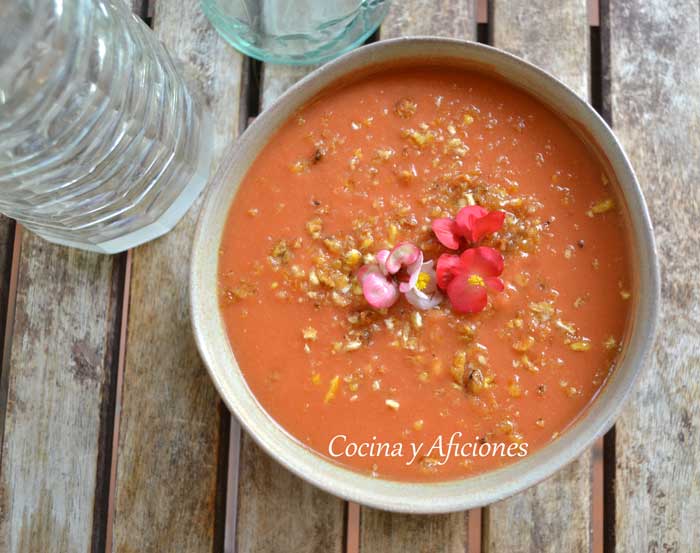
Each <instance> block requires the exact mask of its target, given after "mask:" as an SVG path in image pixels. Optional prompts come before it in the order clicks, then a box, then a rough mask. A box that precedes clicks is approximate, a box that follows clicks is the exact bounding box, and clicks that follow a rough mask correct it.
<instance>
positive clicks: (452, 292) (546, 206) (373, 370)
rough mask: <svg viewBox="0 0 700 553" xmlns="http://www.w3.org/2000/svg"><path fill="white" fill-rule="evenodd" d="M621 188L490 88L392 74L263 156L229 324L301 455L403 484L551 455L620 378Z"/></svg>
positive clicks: (279, 135)
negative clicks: (616, 374) (550, 447)
mask: <svg viewBox="0 0 700 553" xmlns="http://www.w3.org/2000/svg"><path fill="white" fill-rule="evenodd" d="M620 208H621V205H620V201H619V199H618V196H617V194H616V187H615V185H614V183H613V182H611V178H610V176H609V175H608V174H606V169H605V166H604V164H603V163H601V161H600V159H599V158H598V156H597V155H596V154H595V152H594V151H593V150H592V149H591V148H590V147H589V146H588V145H587V144H586V142H585V141H584V140H582V139H581V137H580V136H579V134H577V133H576V132H574V131H573V130H572V129H571V128H570V127H569V126H568V125H567V124H566V123H565V122H564V120H563V119H562V118H560V117H559V116H557V115H556V114H555V113H553V112H552V111H550V110H549V109H548V108H546V107H545V106H544V105H543V104H542V103H540V102H539V101H538V100H536V99H535V98H534V97H532V96H530V95H529V94H528V93H526V92H524V91H523V90H520V89H518V88H517V87H515V86H513V85H511V84H509V83H507V82H505V81H504V80H501V79H499V78H497V77H495V76H493V75H490V74H489V73H487V72H482V71H481V70H476V69H469V68H458V67H451V66H449V65H442V64H440V63H436V64H434V65H431V66H427V65H426V66H420V65H417V66H415V67H410V68H408V67H393V68H392V67H389V68H387V67H383V68H381V69H380V70H376V71H374V72H369V73H367V74H365V75H363V76H360V77H356V78H355V79H354V80H351V81H350V82H347V83H343V84H342V85H337V86H336V87H334V88H331V89H328V90H327V91H326V92H325V93H324V94H321V95H320V96H319V97H318V98H316V99H315V100H314V101H312V102H310V103H309V104H308V105H306V106H304V107H303V108H301V109H299V110H298V111H297V112H296V113H295V114H294V116H293V117H291V119H290V120H288V121H287V122H286V123H285V124H284V125H282V126H281V128H280V129H279V130H278V131H277V132H276V134H275V135H274V136H273V138H272V139H271V140H270V142H269V143H268V144H267V145H266V146H265V147H264V148H263V149H262V151H261V152H260V154H259V155H258V157H257V159H256V160H255V161H254V162H253V163H252V165H251V167H250V169H249V170H248V172H247V175H246V176H245V178H244V179H243V181H242V183H241V185H240V189H239V190H238V192H237V194H236V197H235V200H234V202H233V204H232V206H231V208H230V211H229V215H228V220H227V224H226V227H225V229H224V232H223V237H222V242H221V246H220V255H219V268H218V278H219V291H218V292H219V295H220V307H221V313H222V315H223V319H224V321H225V324H226V328H227V333H228V335H229V339H230V343H231V347H232V349H233V352H234V354H235V357H236V360H237V362H238V364H239V366H240V369H241V371H242V373H243V375H244V377H245V379H246V381H247V383H248V385H249V387H250V389H251V391H252V393H253V394H254V395H255V396H256V398H257V399H258V400H259V402H260V404H261V405H262V406H263V407H264V409H265V410H266V411H267V412H268V413H269V414H270V415H271V417H272V418H274V420H275V421H277V423H279V424H280V425H281V426H282V427H283V428H285V429H286V431H287V432H288V433H289V434H291V435H292V436H293V437H294V438H296V439H297V440H298V441H299V442H301V443H303V444H305V445H306V446H307V447H309V448H311V449H312V450H314V451H316V452H317V453H318V454H320V455H322V456H324V457H325V458H327V459H329V460H331V461H333V462H336V463H339V464H341V465H343V466H345V467H347V468H350V469H353V470H356V471H360V472H363V473H366V474H371V475H373V476H375V477H379V478H386V479H393V480H412V481H435V480H448V479H455V478H464V477H467V476H470V475H474V474H477V473H480V472H484V471H487V470H491V469H494V468H497V467H499V466H503V465H505V464H508V463H512V462H516V461H517V460H518V459H522V458H523V457H524V456H526V455H529V454H531V453H532V452H533V451H535V450H537V449H538V448H542V447H543V446H545V445H546V444H547V443H549V442H550V441H552V440H556V439H557V437H558V436H560V434H561V433H562V432H564V431H565V430H566V429H567V427H568V426H570V425H571V424H572V422H574V421H575V420H576V419H577V417H578V416H580V415H581V414H582V412H584V411H585V409H586V408H587V406H588V405H589V404H590V403H591V401H592V400H593V399H594V398H595V396H596V394H597V393H598V392H599V391H600V389H601V387H602V386H603V385H604V384H605V381H606V379H607V378H608V377H609V376H610V374H611V373H612V371H614V370H615V363H616V358H617V357H618V355H619V353H620V349H621V344H622V343H623V342H624V333H625V328H626V322H627V318H628V312H629V304H630V295H631V282H630V270H629V254H628V246H627V244H628V242H627V227H626V222H625V218H624V216H623V214H622V212H621V209H620Z"/></svg>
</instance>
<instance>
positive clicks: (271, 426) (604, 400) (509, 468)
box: [190, 36, 660, 514]
mask: <svg viewBox="0 0 700 553" xmlns="http://www.w3.org/2000/svg"><path fill="white" fill-rule="evenodd" d="M420 58H423V59H425V60H431V59H432V60H434V59H436V58H440V59H441V60H442V59H444V60H445V61H447V60H450V59H452V60H453V61H454V62H455V65H457V64H464V63H466V64H469V65H476V66H486V67H487V68H488V70H489V71H491V70H493V71H494V72H495V73H496V74H497V75H499V76H501V77H502V78H504V79H505V80H506V81H508V82H509V83H510V84H511V85H514V86H517V87H519V88H521V89H523V90H525V91H526V92H528V93H529V94H531V95H533V96H535V98H537V99H538V100H539V101H540V102H543V103H544V104H545V105H546V106H547V107H548V109H550V110H552V111H554V112H555V113H558V114H559V116H560V117H563V118H565V119H569V120H570V122H571V123H572V124H573V125H574V126H580V127H581V129H579V130H584V131H585V132H586V133H587V134H588V135H589V137H590V139H592V141H593V142H592V144H591V146H592V147H594V148H596V149H598V150H599V152H600V153H602V154H603V155H604V158H605V161H606V162H607V163H608V164H609V170H610V171H612V172H613V174H614V175H615V180H616V181H617V189H618V190H617V191H618V193H619V195H620V196H621V197H622V199H623V200H624V204H625V208H626V209H625V215H626V217H627V219H628V221H627V226H628V227H629V234H630V235H631V240H630V247H631V248H632V250H633V251H631V252H630V256H631V257H632V258H633V259H632V263H633V269H634V271H633V275H632V276H633V278H634V279H635V282H634V290H635V293H634V294H633V298H632V301H633V307H632V310H631V315H630V321H629V322H628V329H627V336H626V343H625V346H624V348H623V352H622V353H621V354H620V358H619V359H620V362H619V364H618V366H617V367H616V369H615V371H613V373H612V375H611V376H610V377H609V378H608V381H607V382H606V383H605V385H604V386H603V387H602V388H601V390H600V391H599V393H598V394H597V396H596V397H595V398H594V399H593V400H592V401H591V403H590V404H589V407H588V408H587V409H586V410H585V411H584V412H583V413H582V414H581V415H579V417H578V419H577V420H576V421H575V422H574V423H573V424H572V425H571V426H570V427H569V428H568V429H567V430H566V431H565V432H564V433H563V434H562V435H561V436H560V437H559V438H558V439H557V440H555V441H553V442H551V443H549V444H548V445H546V446H544V447H542V448H541V449H539V450H537V451H536V452H534V453H532V454H528V455H527V456H526V457H525V458H524V459H522V460H520V461H517V462H514V463H511V464H508V465H506V466H505V467H501V468H498V469H495V470H491V471H488V472H486V473H483V474H478V475H475V476H470V477H467V478H464V479H459V480H447V481H441V482H406V481H394V480H385V479H381V478H372V477H371V476H369V475H365V474H362V473H359V472H356V471H353V470H352V469H348V468H345V467H344V466H342V465H339V464H336V463H334V462H332V461H330V460H328V459H327V458H325V457H322V456H321V455H320V454H318V453H316V452H314V451H313V450H310V449H309V448H307V447H306V446H304V445H303V444H301V443H300V442H298V441H297V440H296V438H294V437H293V436H291V435H290V434H288V433H287V432H286V430H284V429H283V428H282V427H281V426H280V425H279V424H278V423H277V422H276V421H274V419H272V417H271V416H270V415H268V414H267V412H266V411H265V410H264V408H263V407H262V406H261V405H260V403H259V402H258V401H257V399H256V398H255V396H254V395H253V394H252V392H251V391H250V389H249V388H248V386H247V384H246V382H245V378H244V377H243V375H242V374H241V372H240V369H239V368H238V365H237V363H236V361H235V357H234V355H233V352H232V348H231V346H230V344H229V342H228V338H227V336H226V333H225V330H224V325H223V320H222V318H221V314H220V312H219V310H218V294H217V292H216V283H217V272H218V271H217V269H218V249H219V248H218V244H219V243H220V240H221V234H222V231H223V228H224V224H225V215H223V216H222V212H223V213H225V214H227V213H228V209H229V207H230V203H231V201H232V200H233V198H234V197H235V193H236V190H237V188H238V184H239V183H240V180H241V179H242V178H243V176H244V175H245V173H246V172H247V170H248V168H249V167H250V164H251V163H252V162H253V160H254V159H255V158H256V157H257V154H258V153H259V151H260V148H261V147H262V146H264V144H266V143H267V142H268V140H269V139H270V138H271V137H272V136H273V135H274V133H275V131H276V129H277V128H278V127H279V125H280V124H282V123H283V122H284V121H286V120H287V119H288V117H289V116H291V115H292V114H293V113H294V111H295V110H296V109H298V108H299V107H301V106H302V105H304V104H305V103H306V102H308V101H309V100H311V99H313V98H314V97H315V96H317V95H318V94H319V92H321V91H323V90H325V89H326V88H328V87H329V86H332V85H333V83H335V82H337V81H338V80H340V79H342V78H343V77H346V76H347V75H351V74H352V71H356V70H362V69H366V68H368V67H371V66H373V65H380V64H382V63H392V62H393V63H396V64H397V65H399V64H400V63H401V60H403V61H404V62H407V61H415V60H416V59H420ZM504 72H505V74H504ZM514 74H515V76H514ZM545 96H546V98H545ZM558 104H564V105H566V108H567V110H570V112H569V111H566V112H562V111H561V110H559V109H557V108H558V107H559V105H558ZM569 126H571V125H569ZM249 154H252V155H249ZM232 172H233V173H234V175H235V174H236V173H237V174H238V175H237V177H234V178H231V173H232ZM236 179H237V180H236ZM226 200H227V201H226ZM212 241H214V243H215V246H214V247H212ZM659 281H660V278H659V267H658V256H657V251H656V244H655V240H654V235H653V230H652V226H651V220H650V217H649V213H648V210H647V206H646V203H645V201H644V197H643V194H642V190H641V188H640V186H639V183H638V181H637V178H636V176H635V174H634V171H633V169H632V167H631V164H630V162H629V160H628V158H627V156H626V154H625V152H624V150H623V149H622V146H621V145H620V143H619V142H618V140H617V138H616V137H615V135H614V134H613V132H612V130H611V129H610V127H609V126H608V125H607V124H606V122H605V121H604V120H603V119H602V117H600V115H599V114H598V113H597V112H595V110H594V109H593V108H592V107H591V106H590V105H589V104H588V103H587V102H585V101H584V100H583V99H581V98H580V97H579V96H578V95H576V93H575V92H574V91H573V90H571V89H570V88H569V87H568V86H566V85H565V84H564V83H562V82H561V81H559V80H558V79H557V78H555V77H554V76H552V75H550V74H549V73H547V72H545V71H544V70H542V69H540V68H538V67H537V66H535V65H533V64H530V63H529V62H527V61H525V60H522V59H521V58H518V57H516V56H514V55H513V54H510V53H507V52H504V51H502V50H499V49H497V48H494V47H491V46H487V45H484V44H479V43H474V42H470V41H463V40H458V39H448V38H438V37H432V36H426V37H423V36H421V37H401V38H396V39H390V40H384V41H380V42H377V43H373V44H371V45H367V46H364V47H362V48H359V49H357V50H354V51H352V52H350V53H348V54H345V55H343V56H341V57H340V58H337V59H336V60H334V61H332V62H329V63H327V64H325V65H323V66H322V67H320V68H318V69H316V70H315V71H313V72H312V73H310V74H309V75H307V76H306V77H304V78H303V79H301V80H300V81H299V82H297V83H296V84H294V85H293V86H292V87H290V88H289V89H288V90H286V91H285V92H284V93H283V94H282V95H281V96H280V97H279V98H277V99H276V100H275V102H274V103H273V104H272V105H271V106H270V107H268V108H267V109H266V110H265V111H264V112H263V113H261V114H260V115H259V116H258V117H256V119H255V120H254V121H253V123H252V124H251V125H250V126H249V127H248V128H247V129H246V130H245V132H244V133H243V134H242V135H241V136H240V137H239V139H238V140H237V141H235V142H233V143H232V144H231V145H230V146H228V148H227V150H226V151H225V153H224V155H223V157H222V162H221V163H220V166H219V169H218V171H217V172H216V173H215V175H214V176H213V177H212V178H211V179H210V185H209V187H208V189H207V192H206V194H205V199H204V201H203V206H202V209H201V211H200V214H199V218H198V221H197V226H196V231H195V235H194V241H193V246H192V253H191V265H190V314H191V322H192V327H193V332H194V337H195V341H196V344H197V347H198V349H199V352H200V355H201V357H202V360H203V361H204V363H205V365H206V367H207V370H208V372H209V375H210V377H211V379H212V381H213V382H214V385H215V387H216V389H217V391H218V392H219V395H220V396H221V397H222V398H223V400H224V402H225V403H226V405H227V407H228V409H229V410H230V411H231V412H232V413H233V414H234V415H235V416H236V418H237V419H238V421H239V422H240V423H241V426H242V427H243V428H244V429H245V430H246V431H247V432H248V433H249V435H250V436H252V437H253V439H254V440H255V442H256V443H257V444H258V445H259V446H260V447H261V448H262V449H263V450H264V451H265V452H266V453H267V454H269V455H271V456H272V457H273V458H274V459H275V460H277V461H278V462H279V463H281V464H282V465H283V466H284V467H286V468H287V469H288V470H290V471H291V472H293V473H294V474H296V475H297V476H299V477H301V478H302V479H304V480H306V481H307V482H309V483H311V484H313V485H315V486H317V487H319V488H321V489H323V490H325V491H327V492H329V493H331V494H333V495H336V496H339V497H342V498H343V499H346V500H348V501H354V502H357V503H361V504H363V505H368V506H371V507H375V508H379V509H384V510H389V511H395V512H406V513H426V514H427V513H447V512H454V511H462V510H466V509H471V508H475V507H480V506H483V505H487V504H490V503H493V502H495V501H498V500H501V499H504V498H505V497H508V496H511V495H514V494H516V493H518V492H521V491H523V490H525V489H527V488H529V487H530V486H533V485H534V484H537V483H538V482H540V481H542V480H544V479H545V478H547V477H549V476H551V475H553V474H554V473H555V472H556V471H558V470H559V469H561V468H563V467H564V466H565V465H567V464H568V463H570V462H571V461H573V460H574V459H575V458H576V457H578V456H579V455H580V454H582V453H583V452H584V451H585V450H586V449H587V448H588V447H590V446H591V445H592V444H593V442H594V441H595V440H596V439H597V438H598V437H600V436H602V435H603V434H604V433H605V432H607V430H608V429H609V428H610V427H611V426H612V425H613V423H614V420H615V419H616V418H617V416H618V415H619V414H620V412H621V410H622V408H623V406H624V402H625V400H626V398H627V397H628V396H629V393H630V391H631V390H632V389H633V387H634V385H635V383H636V382H637V381H638V379H639V376H640V374H641V371H642V369H643V367H644V365H645V364H646V362H647V361H648V357H649V352H650V350H651V348H652V345H653V339H654V336H655V331H656V325H657V319H658V311H659V306H658V304H659V293H660V289H659V286H660V285H659ZM212 283H213V284H214V286H213V290H212ZM212 311H213V312H212Z"/></svg>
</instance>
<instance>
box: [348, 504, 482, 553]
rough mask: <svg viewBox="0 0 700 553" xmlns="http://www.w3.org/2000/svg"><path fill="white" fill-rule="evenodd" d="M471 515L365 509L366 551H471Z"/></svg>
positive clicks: (362, 540)
mask: <svg viewBox="0 0 700 553" xmlns="http://www.w3.org/2000/svg"><path fill="white" fill-rule="evenodd" d="M467 533H468V528H467V515H466V514H465V513H452V514H449V515H434V516H423V515H402V514H396V513H387V512H384V511H377V510H375V509H368V508H362V513H361V519H360V551H361V552H362V553H368V552H374V551H376V552H377V553H380V552H381V553H393V552H396V553H402V552H404V551H416V552H420V553H433V552H434V551H443V552H445V553H464V552H465V551H467V550H468V539H467Z"/></svg>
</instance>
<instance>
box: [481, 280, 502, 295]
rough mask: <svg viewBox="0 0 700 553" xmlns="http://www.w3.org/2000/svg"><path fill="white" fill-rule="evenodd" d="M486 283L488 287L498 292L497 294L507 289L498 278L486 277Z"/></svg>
mask: <svg viewBox="0 0 700 553" xmlns="http://www.w3.org/2000/svg"><path fill="white" fill-rule="evenodd" d="M484 282H486V286H488V287H489V288H492V289H494V290H496V292H503V290H504V289H505V286H504V284H503V281H502V280H501V279H500V278H498V277H486V278H485V279H484Z"/></svg>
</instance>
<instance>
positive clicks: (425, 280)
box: [416, 271, 430, 292]
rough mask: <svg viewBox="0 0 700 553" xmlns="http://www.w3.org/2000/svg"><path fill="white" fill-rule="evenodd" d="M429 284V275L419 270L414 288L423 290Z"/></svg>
mask: <svg viewBox="0 0 700 553" xmlns="http://www.w3.org/2000/svg"><path fill="white" fill-rule="evenodd" d="M428 284H430V275H429V274H428V273H426V272H423V271H421V273H420V274H419V275H418V280H417V281H416V288H418V290H420V291H421V292H423V291H424V290H425V289H426V288H427V287H428Z"/></svg>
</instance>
